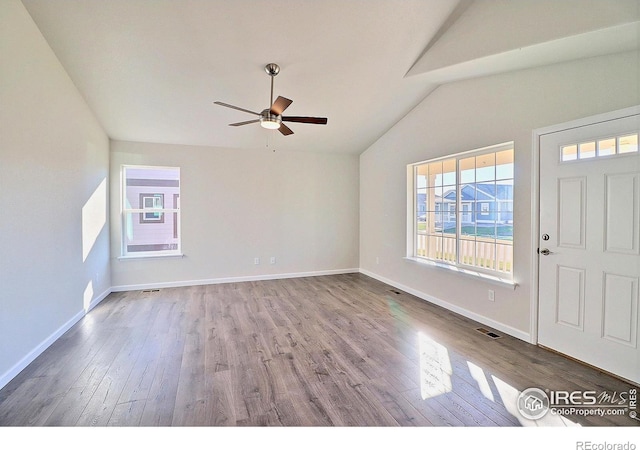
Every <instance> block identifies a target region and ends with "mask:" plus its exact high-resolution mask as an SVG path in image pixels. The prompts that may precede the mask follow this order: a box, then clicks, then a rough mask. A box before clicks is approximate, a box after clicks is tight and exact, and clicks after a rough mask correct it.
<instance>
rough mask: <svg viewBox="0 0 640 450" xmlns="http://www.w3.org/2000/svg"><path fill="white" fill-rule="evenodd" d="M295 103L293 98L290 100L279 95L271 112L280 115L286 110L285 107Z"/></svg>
mask: <svg viewBox="0 0 640 450" xmlns="http://www.w3.org/2000/svg"><path fill="white" fill-rule="evenodd" d="M291 103H293V100H289V99H288V98H284V97H280V96H279V97H278V98H277V99H276V101H275V102H273V105H271V114H275V115H276V116H279V115H280V114H282V113H283V112H284V110H285V109H287V108H288V107H289V105H290V104H291Z"/></svg>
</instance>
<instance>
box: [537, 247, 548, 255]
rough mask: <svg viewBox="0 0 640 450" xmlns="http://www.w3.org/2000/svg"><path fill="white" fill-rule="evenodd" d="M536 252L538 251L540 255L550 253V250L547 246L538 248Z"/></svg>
mask: <svg viewBox="0 0 640 450" xmlns="http://www.w3.org/2000/svg"><path fill="white" fill-rule="evenodd" d="M538 253H540V254H541V255H544V256H547V255H550V254H551V250H549V249H548V248H542V249H538Z"/></svg>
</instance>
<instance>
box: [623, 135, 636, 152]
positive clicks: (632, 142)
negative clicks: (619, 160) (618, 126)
mask: <svg viewBox="0 0 640 450" xmlns="http://www.w3.org/2000/svg"><path fill="white" fill-rule="evenodd" d="M637 151H638V135H637V134H631V135H629V136H622V137H620V138H619V140H618V153H633V152H637Z"/></svg>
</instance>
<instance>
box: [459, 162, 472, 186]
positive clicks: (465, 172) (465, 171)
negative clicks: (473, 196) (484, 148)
mask: <svg viewBox="0 0 640 450" xmlns="http://www.w3.org/2000/svg"><path fill="white" fill-rule="evenodd" d="M459 165H460V183H461V184H465V183H473V182H474V181H476V158H475V157H473V156H472V157H471V158H464V159H461V160H460V164H459Z"/></svg>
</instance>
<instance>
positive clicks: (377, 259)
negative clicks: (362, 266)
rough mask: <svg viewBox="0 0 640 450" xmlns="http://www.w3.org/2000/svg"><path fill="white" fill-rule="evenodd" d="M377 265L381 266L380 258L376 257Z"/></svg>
mask: <svg viewBox="0 0 640 450" xmlns="http://www.w3.org/2000/svg"><path fill="white" fill-rule="evenodd" d="M376 264H380V257H379V256H376Z"/></svg>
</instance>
